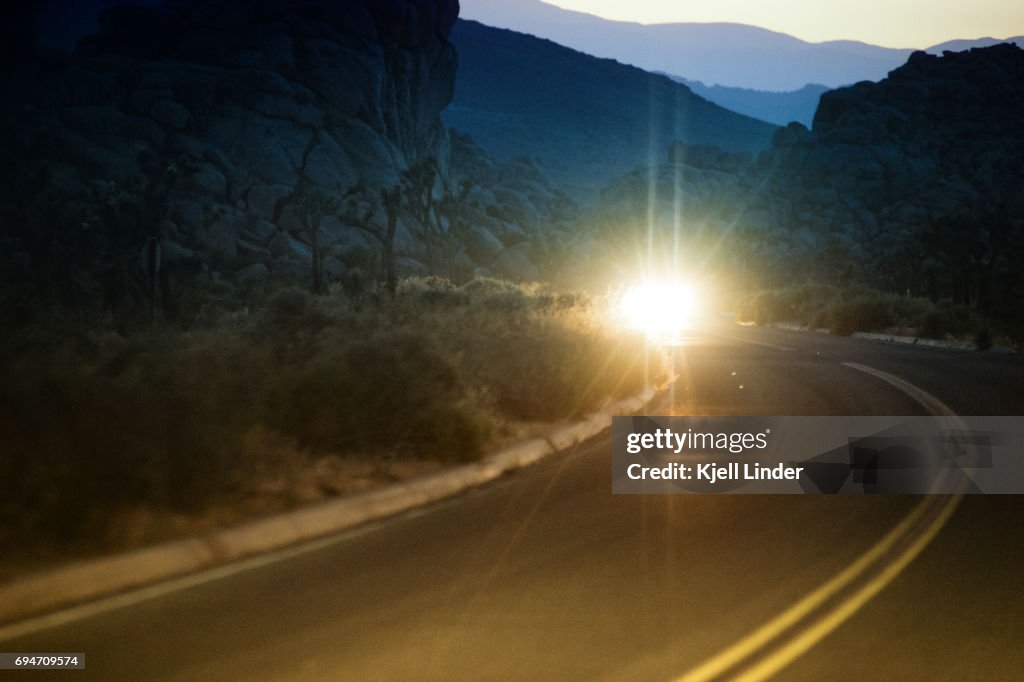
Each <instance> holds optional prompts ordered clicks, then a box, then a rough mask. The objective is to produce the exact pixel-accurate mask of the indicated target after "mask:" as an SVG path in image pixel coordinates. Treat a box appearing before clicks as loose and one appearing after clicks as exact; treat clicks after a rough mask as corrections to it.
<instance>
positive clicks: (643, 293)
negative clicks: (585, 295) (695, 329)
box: [618, 282, 698, 340]
mask: <svg viewBox="0 0 1024 682" xmlns="http://www.w3.org/2000/svg"><path fill="white" fill-rule="evenodd" d="M697 301H698V297H697V292H696V290H695V289H694V288H693V286H691V285H689V284H684V283H678V282H672V283H648V284H641V285H636V286H632V287H630V288H629V289H627V290H626V291H625V293H623V295H622V298H621V299H620V300H619V306H618V307H619V314H620V316H621V317H622V319H623V322H624V323H625V325H626V326H627V327H628V328H630V329H633V330H636V331H639V332H643V333H644V334H646V335H647V336H648V337H649V338H651V339H655V340H664V339H670V338H672V337H675V336H678V335H679V334H680V333H681V332H682V331H683V330H685V329H686V328H687V327H689V326H691V325H692V323H693V320H694V316H695V314H696V312H697Z"/></svg>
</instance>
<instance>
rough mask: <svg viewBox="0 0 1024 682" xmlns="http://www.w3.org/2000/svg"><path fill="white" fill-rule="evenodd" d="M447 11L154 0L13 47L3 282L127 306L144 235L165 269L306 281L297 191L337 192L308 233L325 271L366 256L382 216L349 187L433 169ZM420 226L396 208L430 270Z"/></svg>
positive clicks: (410, 248)
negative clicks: (43, 46)
mask: <svg viewBox="0 0 1024 682" xmlns="http://www.w3.org/2000/svg"><path fill="white" fill-rule="evenodd" d="M458 9H459V7H458V2H457V0H400V1H397V2H395V1H385V0H343V1H340V2H339V1H334V2H331V1H328V0H269V1H266V2H247V1H245V0H215V1H213V2H200V1H199V0H165V2H163V4H162V5H160V6H158V7H140V6H134V7H132V6H124V7H115V8H112V9H109V10H107V11H105V12H104V14H103V15H102V17H101V26H102V29H101V31H100V32H99V33H98V34H96V35H91V36H88V37H86V38H84V39H82V40H81V41H80V42H79V43H78V46H77V48H76V49H75V51H74V52H73V54H70V55H69V54H65V53H61V52H56V51H52V50H51V51H38V50H37V51H32V50H25V51H22V52H21V53H20V54H19V55H18V56H17V59H18V60H19V61H18V63H17V68H15V69H10V70H11V71H12V72H13V73H11V74H10V75H9V76H8V77H7V78H6V83H5V96H4V100H3V104H2V105H0V115H2V117H3V121H4V125H3V127H2V132H0V160H2V164H0V165H2V167H3V169H4V170H3V173H4V177H3V182H2V183H0V192H2V205H0V211H2V216H0V217H2V220H3V222H2V224H3V233H2V238H3V240H4V243H5V244H4V256H5V262H4V266H5V267H4V275H5V279H8V280H10V281H15V282H24V281H31V282H34V283H35V284H36V285H37V289H50V288H56V289H57V290H59V291H58V292H56V293H59V294H60V295H61V296H72V297H77V298H81V299H83V300H98V299H105V300H106V301H107V303H108V304H109V305H112V306H114V307H115V308H116V307H129V308H130V307H131V306H132V305H135V304H137V303H138V300H139V298H140V297H141V296H142V294H141V293H140V288H141V284H140V282H141V281H142V280H143V279H144V278H145V272H143V270H144V269H145V268H142V266H140V265H139V263H140V253H142V252H143V251H144V249H145V248H146V245H147V244H149V243H151V239H157V240H159V244H160V246H161V248H160V254H159V255H160V258H161V260H162V263H161V267H160V271H161V277H163V278H164V279H166V278H168V277H170V278H172V279H173V278H174V276H175V273H179V274H181V273H192V274H195V273H199V274H202V275H204V276H208V277H210V278H213V279H215V280H217V279H225V280H227V281H241V280H247V279H260V278H265V277H267V276H270V275H277V274H284V275H289V274H291V275H294V276H304V277H308V273H309V270H310V258H311V248H313V246H314V245H313V244H311V243H310V241H311V239H310V230H309V223H310V212H309V210H308V208H309V206H310V205H311V204H310V202H309V201H308V198H309V197H311V196H313V197H319V198H322V197H324V196H326V197H328V198H329V199H333V200H334V201H333V203H332V202H331V201H328V202H327V203H326V204H325V205H326V206H327V207H328V208H330V210H323V211H320V213H323V216H322V220H321V221H320V223H321V227H322V229H321V230H320V234H319V235H317V238H318V239H319V241H320V243H319V244H317V245H316V246H317V247H318V248H319V250H320V251H321V253H322V254H323V255H324V260H325V266H324V267H325V269H326V270H327V271H328V273H329V274H330V275H331V276H332V277H334V278H341V277H343V276H344V273H345V271H346V270H348V269H352V268H363V269H366V268H368V267H370V266H371V265H372V264H371V265H368V263H369V262H370V261H372V258H373V257H374V254H375V253H377V252H379V250H380V243H379V240H378V239H377V238H376V236H375V235H377V234H379V233H380V232H381V230H382V227H381V226H382V224H383V222H385V219H384V216H383V211H378V212H377V213H378V214H379V215H377V214H375V215H373V216H366V215H360V216H356V215H354V214H353V212H351V211H346V206H347V205H348V203H349V202H347V199H346V197H350V195H351V192H352V190H353V189H355V190H357V192H358V194H359V196H361V197H376V196H377V192H379V191H380V190H381V189H382V188H393V187H394V186H396V185H399V184H400V183H401V182H402V180H403V173H404V172H405V171H406V170H407V169H409V168H411V167H416V166H417V165H424V164H430V165H431V166H436V169H437V176H438V179H437V182H438V184H439V186H440V185H441V184H442V183H443V182H445V181H446V179H447V177H448V175H449V161H448V160H449V156H450V142H449V139H448V135H447V132H446V130H445V128H444V127H443V125H442V124H441V120H440V116H439V114H440V112H441V110H442V109H443V108H444V107H445V106H446V105H447V104H448V102H449V101H450V99H451V97H452V92H453V87H454V81H455V74H456V69H457V54H456V51H455V49H454V47H453V46H452V45H451V43H450V42H449V41H448V39H447V35H448V33H449V31H450V29H451V27H452V25H453V24H454V22H455V20H456V17H457V14H458ZM8 65H10V64H8ZM313 203H314V204H315V203H316V202H313ZM378 203H379V202H378ZM420 227H421V226H418V225H417V224H415V220H414V218H413V217H412V216H411V215H410V214H409V212H408V211H406V212H405V213H403V214H402V216H401V220H400V221H399V229H398V232H399V234H398V235H397V238H396V240H395V242H396V248H398V250H399V255H400V256H401V259H400V264H401V265H402V266H403V267H404V268H405V269H406V270H408V271H411V272H425V271H426V269H427V265H426V264H424V263H423V262H422V260H421V259H422V255H423V247H422V244H421V243H419V242H420V241H421V240H418V239H417V231H418V229H419V228H420ZM417 259H420V260H417ZM172 285H173V282H167V281H165V282H162V286H163V287H164V288H166V289H171V288H173V287H172Z"/></svg>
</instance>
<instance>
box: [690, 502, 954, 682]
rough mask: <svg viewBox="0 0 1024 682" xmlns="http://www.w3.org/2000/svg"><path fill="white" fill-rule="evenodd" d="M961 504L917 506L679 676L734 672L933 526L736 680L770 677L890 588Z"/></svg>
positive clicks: (694, 679) (693, 677)
mask: <svg viewBox="0 0 1024 682" xmlns="http://www.w3.org/2000/svg"><path fill="white" fill-rule="evenodd" d="M960 500H961V496H960V495H952V496H948V497H944V498H943V497H926V498H925V499H923V500H922V501H921V502H920V503H919V504H918V505H917V506H916V507H914V509H913V510H912V511H911V512H910V513H909V514H908V515H907V516H906V517H905V518H904V519H903V520H902V521H901V522H900V523H899V525H897V526H896V527H895V528H893V529H892V530H890V531H889V532H888V533H887V534H886V536H885V537H884V538H882V539H881V540H880V541H879V542H878V543H876V544H875V545H874V546H873V547H872V548H871V549H869V550H868V551H867V552H865V553H864V554H863V555H861V556H860V557H859V558H858V559H857V560H856V561H854V562H853V563H852V564H850V565H849V566H847V567H846V568H845V569H843V570H842V571H841V572H840V573H839V574H838V575H836V576H834V577H833V578H832V579H831V580H829V581H828V582H826V583H825V584H824V585H822V586H821V587H819V588H817V589H816V590H814V591H813V592H811V593H810V594H808V595H807V596H805V597H804V598H803V599H801V600H800V601H798V602H797V603H796V604H794V605H793V606H791V607H790V608H788V609H786V610H785V611H784V612H782V613H781V614H779V615H778V616H776V617H775V618H773V619H772V620H770V621H768V622H767V623H765V624H764V625H762V626H761V627H759V628H758V629H756V630H754V631H753V632H751V633H750V634H749V635H747V636H746V637H744V638H743V639H741V640H740V641H738V642H736V643H735V644H733V645H732V646H730V647H728V648H726V649H725V650H724V651H722V652H720V653H718V654H717V655H715V656H713V657H712V658H710V659H708V660H707V661H705V662H704V663H701V664H700V665H698V666H697V667H696V668H693V669H692V670H690V671H689V672H687V673H686V674H684V675H683V676H682V677H679V678H678V680H679V682H698V681H703V680H711V679H715V678H717V677H719V676H721V675H723V674H724V673H726V672H727V671H729V670H732V669H734V668H735V667H737V666H738V665H740V663H742V662H743V661H744V660H745V659H747V658H748V657H750V656H752V655H754V654H756V653H757V652H758V651H760V650H761V649H763V648H764V647H765V646H767V645H768V644H769V643H771V642H772V641H773V640H775V639H776V638H778V637H779V636H780V635H782V634H783V633H784V632H786V631H787V630H789V629H790V628H792V627H794V626H796V625H797V624H798V623H799V622H800V621H802V620H803V619H804V618H806V617H808V616H809V615H811V614H812V613H813V612H814V611H816V610H817V609H819V608H821V607H822V606H823V605H824V604H825V603H826V602H827V601H828V600H830V599H832V598H833V597H835V596H836V595H837V594H838V593H839V592H840V591H841V590H843V589H844V588H846V587H847V586H848V585H850V584H851V583H853V582H854V581H856V580H857V579H858V578H860V577H862V576H863V575H864V574H865V573H866V572H867V571H868V570H869V569H870V568H871V567H872V566H874V565H875V564H876V563H877V562H878V561H879V560H880V559H881V558H882V557H883V556H885V555H886V554H888V553H889V552H890V551H891V550H892V549H893V547H895V546H896V545H897V544H898V543H899V542H900V541H901V540H904V539H905V538H906V537H907V536H908V535H909V534H911V531H912V530H913V529H914V528H915V527H917V526H920V524H921V523H922V522H924V523H927V525H926V526H925V527H924V528H923V529H922V530H921V531H920V532H919V533H918V534H917V535H916V537H914V539H913V540H912V541H911V542H910V543H909V544H908V545H907V546H906V547H905V548H903V549H902V550H901V551H900V552H899V554H898V555H896V556H895V557H893V559H892V560H891V561H890V562H889V563H887V564H886V565H885V566H884V567H882V568H881V570H880V571H879V572H878V574H877V575H875V576H874V577H873V578H871V579H870V580H869V581H867V582H866V583H865V584H864V585H863V586H861V587H859V588H858V589H857V590H855V591H854V592H853V593H852V594H850V595H849V596H847V597H845V598H844V599H843V600H842V601H840V602H839V603H838V604H836V605H835V606H833V607H832V608H831V609H829V610H828V611H827V612H826V613H824V614H823V615H821V616H820V617H818V618H817V619H816V620H814V621H813V622H811V623H810V624H808V625H807V626H806V627H804V628H803V629H801V630H800V631H799V632H798V633H797V634H796V635H795V636H793V637H792V638H791V639H789V640H788V641H785V642H784V643H782V644H781V645H780V646H779V647H777V648H776V649H774V650H773V651H772V652H771V653H769V654H767V655H766V656H764V657H762V658H759V659H758V660H757V661H756V662H755V663H753V664H752V665H750V666H749V667H747V668H744V669H743V670H741V671H739V672H737V673H735V674H734V675H733V676H731V677H734V679H737V680H744V681H753V680H764V679H768V678H770V677H771V676H772V675H773V674H775V673H776V672H778V671H779V670H782V669H783V668H785V667H786V666H787V665H789V664H790V663H792V662H793V661H794V660H796V659H797V658H799V657H800V656H802V655H803V654H804V653H806V652H807V651H808V650H809V649H810V648H811V647H813V646H814V645H815V644H817V643H818V642H820V641H821V640H822V639H824V638H825V637H826V636H827V635H828V634H829V633H831V632H832V631H833V630H835V629H836V628H838V627H839V626H840V625H842V624H843V622H845V621H846V620H847V619H849V618H850V616H852V615H853V614H854V613H856V612H857V611H858V610H859V609H860V608H861V607H862V606H864V605H865V604H867V603H868V602H869V601H870V600H871V599H872V598H873V597H874V596H875V595H877V594H878V593H879V592H881V591H882V589H883V588H885V586H886V585H888V584H889V583H891V582H892V581H893V579H895V578H896V576H897V575H899V574H900V572H902V571H903V569H904V568H906V566H907V565H908V564H909V563H910V562H911V561H913V560H914V559H915V558H916V557H917V555H918V554H920V553H921V551H922V550H924V548H925V547H927V546H928V543H930V542H931V541H932V539H933V538H934V537H935V536H936V535H937V534H938V533H939V531H940V530H942V527H943V526H944V525H945V524H946V522H947V521H948V520H949V519H950V517H951V516H952V515H953V512H955V511H956V508H957V507H958V506H959V504H960ZM936 501H939V502H940V506H939V507H938V508H937V509H933V508H934V507H935V506H936V504H935V503H936ZM929 512H931V513H929ZM929 517H930V518H929Z"/></svg>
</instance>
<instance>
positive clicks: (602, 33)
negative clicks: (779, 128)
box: [461, 0, 1024, 91]
mask: <svg viewBox="0 0 1024 682" xmlns="http://www.w3.org/2000/svg"><path fill="white" fill-rule="evenodd" d="M461 16H462V17H463V18H464V19H474V20H476V21H480V22H482V23H485V24H488V25H490V26H500V27H502V28H510V29H512V30H515V31H522V32H524V33H530V34H532V35H536V36H539V37H542V38H548V39H549V40H554V41H555V42H557V43H559V44H561V45H566V46H568V47H571V48H573V49H576V50H580V51H582V52H586V53H587V54H592V55H594V56H597V57H609V58H612V59H618V60H619V61H621V62H625V63H627V64H632V65H634V66H639V67H640V68H643V69H646V70H648V71H658V72H664V73H671V74H675V75H678V76H681V77H683V78H688V79H692V80H696V81H701V82H703V83H708V84H712V85H726V86H732V87H739V88H751V89H755V90H774V91H792V90H798V89H800V88H802V87H803V86H804V85H807V84H808V83H821V84H823V85H826V86H829V87H837V86H841V85H847V84H850V83H856V82H858V81H862V80H873V81H877V80H880V79H882V78H884V77H885V75H886V74H887V73H888V72H889V71H891V70H892V69H894V68H896V67H897V66H899V65H900V64H903V63H904V62H905V61H906V60H907V58H908V57H909V56H910V54H911V52H913V50H912V49H892V48H885V47H878V46H876V45H868V44H866V43H861V42H857V41H852V40H832V41H827V42H823V43H809V42H806V41H803V40H799V39H798V38H794V37H793V36H789V35H786V34H784V33H777V32H774V31H769V30H766V29H763V28H757V27H754V26H747V25H743V24H727V23H708V24H697V23H682V24H652V25H643V24H636V23H630V22H622V21H609V20H607V19H602V18H600V17H596V16H592V15H589V14H584V13H581V12H571V11H568V10H563V9H560V8H558V7H554V6H552V5H548V4H546V3H543V2H539V0H463V2H462V11H461ZM1009 40H1011V41H1013V40H1017V39H1016V38H1010V39H1009ZM985 41H990V42H987V43H986V42H985ZM961 42H962V43H963V44H960V43H961ZM992 42H1002V41H994V40H992V39H982V40H981V41H954V43H956V46H954V47H952V48H950V47H947V48H945V49H956V50H962V49H967V48H968V47H980V46H985V45H988V44H991V43H992ZM1021 44H1022V45H1024V41H1022V42H1021ZM936 47H937V48H941V46H936ZM940 53H941V52H940Z"/></svg>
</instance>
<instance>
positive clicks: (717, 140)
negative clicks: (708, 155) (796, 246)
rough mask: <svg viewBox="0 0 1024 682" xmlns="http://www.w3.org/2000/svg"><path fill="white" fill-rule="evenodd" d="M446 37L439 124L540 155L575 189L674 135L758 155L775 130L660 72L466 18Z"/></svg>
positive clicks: (638, 161)
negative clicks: (446, 94) (451, 84)
mask: <svg viewBox="0 0 1024 682" xmlns="http://www.w3.org/2000/svg"><path fill="white" fill-rule="evenodd" d="M450 39H451V41H452V43H453V44H454V45H455V47H456V49H457V50H458V51H459V55H460V60H459V61H460V63H459V76H458V78H457V81H456V89H455V98H454V100H453V101H452V104H451V105H450V106H449V107H448V108H447V109H446V110H445V111H444V113H443V114H442V117H443V119H444V121H445V123H446V124H447V125H448V126H450V127H452V128H455V129H458V130H460V131H461V132H464V133H468V134H470V135H471V136H472V137H473V138H474V139H475V140H476V141H477V142H478V143H479V144H480V145H481V146H482V147H484V148H485V149H487V150H488V151H489V152H491V153H493V154H495V155H497V156H498V157H499V158H505V159H508V158H512V157H515V156H519V155H528V156H532V157H534V158H536V159H537V160H538V161H540V162H541V163H542V165H543V166H544V167H545V170H546V171H547V172H548V173H549V174H550V175H551V176H552V177H553V178H554V179H557V180H559V181H561V182H564V183H566V184H568V185H569V186H572V187H573V188H575V189H580V188H586V187H589V188H596V187H599V186H600V185H601V184H603V183H604V182H606V181H607V180H609V179H611V178H613V177H615V176H617V175H620V174H621V173H624V172H627V171H629V170H631V169H632V168H634V167H636V166H638V165H643V164H646V163H648V162H649V160H650V157H649V155H650V153H652V151H651V150H654V151H653V153H655V154H657V155H658V156H660V155H661V154H662V150H663V149H665V148H667V146H668V145H669V144H670V143H671V142H673V141H674V140H676V139H682V140H685V141H686V142H687V143H689V144H693V145H714V146H717V147H720V148H722V149H723V150H725V151H729V152H749V153H754V152H757V151H760V149H762V148H764V147H765V146H766V145H767V144H768V141H769V140H770V138H771V135H772V134H773V132H774V130H775V126H773V125H771V124H769V123H765V122H764V121H759V120H756V119H753V118H751V117H749V116H744V115H742V114H738V113H735V112H732V111H729V110H727V109H724V108H722V107H720V106H718V105H716V104H713V103H711V102H709V101H707V100H705V99H703V98H701V97H699V96H697V95H695V94H694V93H693V91H692V90H690V89H689V88H687V87H686V86H684V85H682V84H679V83H676V82H674V81H672V80H671V79H669V78H667V77H665V76H662V75H658V74H653V73H650V72H647V71H643V70H642V69H639V68H637V67H634V66H630V65H625V64H621V63H619V62H616V61H615V60H612V59H601V58H597V57H592V56H590V55H586V54H583V53H581V52H578V51H576V50H573V49H571V48H568V47H565V46H562V45H559V44H557V43H555V42H554V41H550V40H546V39H542V38H537V37H535V36H531V35H527V34H523V33H518V32H515V31H511V30H508V29H498V28H493V27H489V26H485V25H483V24H480V23H479V22H475V21H467V20H462V19H460V20H459V21H458V22H457V23H456V25H455V27H454V29H453V30H452V33H451V36H450Z"/></svg>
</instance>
